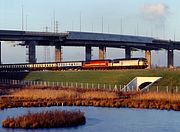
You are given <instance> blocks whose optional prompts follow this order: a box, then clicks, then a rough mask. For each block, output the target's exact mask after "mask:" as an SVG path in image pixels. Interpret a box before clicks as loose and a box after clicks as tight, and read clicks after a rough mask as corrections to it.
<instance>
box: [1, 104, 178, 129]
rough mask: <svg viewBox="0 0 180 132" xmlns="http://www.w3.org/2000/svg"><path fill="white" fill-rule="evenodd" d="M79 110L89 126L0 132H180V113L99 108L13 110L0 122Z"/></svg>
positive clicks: (8, 110) (3, 113)
mask: <svg viewBox="0 0 180 132" xmlns="http://www.w3.org/2000/svg"><path fill="white" fill-rule="evenodd" d="M55 109H60V110H77V109H80V110H81V111H83V112H85V116H86V119H87V122H86V125H84V126H79V127H72V128H60V129H57V128H55V129H36V130H27V129H14V130H13V129H4V128H2V126H1V125H0V132H14V131H20V132H25V131H33V132H58V131H61V132H79V131H82V132H92V131H94V132H96V131H103V132H119V131H122V132H167V131H168V132H169V131H173V132H179V126H180V112H175V111H160V110H141V109H127V108H98V107H45V108H41V107H39V108H13V109H7V110H4V111H0V112H1V116H0V121H2V120H3V119H4V118H6V117H8V116H10V117H12V116H13V117H15V116H18V115H22V114H24V113H27V112H28V111H31V112H38V111H42V110H55Z"/></svg>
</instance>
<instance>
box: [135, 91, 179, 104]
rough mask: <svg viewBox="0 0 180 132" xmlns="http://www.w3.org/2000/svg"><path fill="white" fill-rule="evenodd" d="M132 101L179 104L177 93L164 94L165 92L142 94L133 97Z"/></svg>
mask: <svg viewBox="0 0 180 132" xmlns="http://www.w3.org/2000/svg"><path fill="white" fill-rule="evenodd" d="M133 99H138V100H156V101H172V102H180V94H179V93H165V92H159V93H157V92H150V93H143V94H139V95H137V96H134V97H133Z"/></svg>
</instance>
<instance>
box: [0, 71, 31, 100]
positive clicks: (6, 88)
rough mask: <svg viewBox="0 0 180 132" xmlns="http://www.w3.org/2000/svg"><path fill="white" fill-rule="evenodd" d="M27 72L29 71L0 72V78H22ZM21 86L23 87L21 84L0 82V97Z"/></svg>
mask: <svg viewBox="0 0 180 132" xmlns="http://www.w3.org/2000/svg"><path fill="white" fill-rule="evenodd" d="M28 74H29V72H0V79H1V80H2V79H3V80H5V79H10V80H24V79H25V78H26V76H27V75H28ZM23 88H25V87H24V86H23V85H9V84H0V97H1V96H7V95H9V94H11V92H12V91H16V90H19V89H23Z"/></svg>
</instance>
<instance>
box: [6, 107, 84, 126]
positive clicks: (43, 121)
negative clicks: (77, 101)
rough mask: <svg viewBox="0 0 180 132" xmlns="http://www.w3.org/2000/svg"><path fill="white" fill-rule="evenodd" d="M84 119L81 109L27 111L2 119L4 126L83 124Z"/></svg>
mask: <svg viewBox="0 0 180 132" xmlns="http://www.w3.org/2000/svg"><path fill="white" fill-rule="evenodd" d="M85 122H86V119H85V116H84V113H83V112H81V111H58V110H54V111H43V112H39V113H31V112H28V113H27V114H26V115H23V116H19V117H16V118H7V119H5V120H3V121H2V126H3V127H4V128H58V127H71V126H78V125H83V124H85Z"/></svg>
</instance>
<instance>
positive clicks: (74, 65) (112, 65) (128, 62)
mask: <svg viewBox="0 0 180 132" xmlns="http://www.w3.org/2000/svg"><path fill="white" fill-rule="evenodd" d="M147 67H148V64H147V60H146V59H145V58H131V59H113V60H111V59H106V60H91V61H67V62H44V63H21V64H1V65H0V71H1V72H2V71H45V70H59V71H61V70H112V69H145V68H147Z"/></svg>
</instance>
